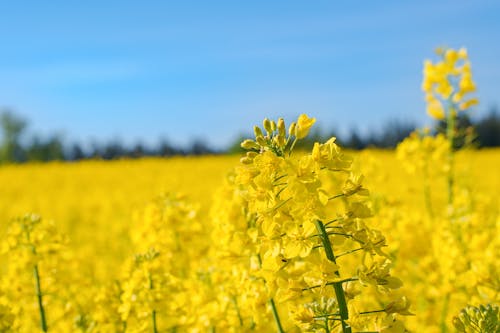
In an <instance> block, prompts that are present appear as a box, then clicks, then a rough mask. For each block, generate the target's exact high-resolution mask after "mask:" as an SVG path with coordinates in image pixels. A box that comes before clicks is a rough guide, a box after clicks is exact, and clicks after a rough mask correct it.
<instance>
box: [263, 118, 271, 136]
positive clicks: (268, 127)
mask: <svg viewBox="0 0 500 333" xmlns="http://www.w3.org/2000/svg"><path fill="white" fill-rule="evenodd" d="M262 125H263V126H264V129H265V130H266V131H267V133H272V132H273V129H272V126H271V120H269V119H268V118H266V119H264V121H263V122H262Z"/></svg>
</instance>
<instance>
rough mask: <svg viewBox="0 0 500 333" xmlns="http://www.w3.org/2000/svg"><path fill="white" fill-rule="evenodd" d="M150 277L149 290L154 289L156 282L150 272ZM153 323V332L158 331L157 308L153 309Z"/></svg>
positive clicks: (156, 332)
mask: <svg viewBox="0 0 500 333" xmlns="http://www.w3.org/2000/svg"><path fill="white" fill-rule="evenodd" d="M148 279H149V290H153V289H154V284H153V278H152V277H151V274H148ZM151 324H152V325H153V333H158V327H157V325H156V310H155V309H153V310H152V311H151Z"/></svg>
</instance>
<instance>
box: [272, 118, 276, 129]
mask: <svg viewBox="0 0 500 333" xmlns="http://www.w3.org/2000/svg"><path fill="white" fill-rule="evenodd" d="M274 131H276V123H275V122H274V120H271V132H274Z"/></svg>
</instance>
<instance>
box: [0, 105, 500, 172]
mask: <svg viewBox="0 0 500 333" xmlns="http://www.w3.org/2000/svg"><path fill="white" fill-rule="evenodd" d="M457 127H458V131H459V132H460V133H464V135H463V137H464V138H465V137H466V136H467V137H468V138H473V140H472V144H473V145H475V146H477V147H498V146H500V115H499V114H498V111H497V110H496V108H492V109H491V110H490V111H489V112H488V113H487V114H486V116H483V117H482V118H479V119H472V118H470V117H469V116H467V115H466V114H462V115H460V117H459V121H458V126H457ZM28 128H29V127H28V121H27V120H26V119H24V118H22V117H20V116H19V115H17V114H16V113H14V112H12V111H9V110H4V111H1V112H0V163H23V162H28V161H40V162H47V161H53V160H61V161H62V160H64V161H78V160H82V159H90V158H98V159H105V160H112V159H118V158H139V157H145V156H161V157H166V156H177V155H205V154H222V153H238V152H240V151H241V150H240V146H239V143H240V142H241V140H240V139H238V140H235V141H234V143H233V144H232V145H230V146H229V148H227V149H215V148H214V147H210V146H209V145H208V144H206V143H205V142H203V141H201V140H196V141H194V142H193V143H192V144H191V145H189V146H186V147H179V146H176V145H173V144H171V143H169V142H168V141H167V140H160V141H159V142H158V143H157V144H156V145H145V144H142V143H136V144H135V145H131V146H129V145H125V144H123V143H122V142H120V141H119V140H112V141H109V142H104V143H92V144H90V145H89V146H87V147H85V146H83V145H82V144H81V143H78V142H73V143H69V142H65V140H64V139H63V138H62V136H60V135H56V134H53V135H49V136H47V137H42V136H40V135H35V134H30V133H29V132H28ZM415 128H416V125H415V124H414V123H411V122H404V121H397V120H392V121H389V122H387V123H386V124H385V125H384V126H383V127H382V128H381V129H380V130H379V131H375V132H370V133H369V134H361V133H360V132H359V131H357V130H356V129H352V130H351V131H350V132H349V133H348V134H347V135H344V136H339V135H336V132H335V131H332V130H326V131H325V130H321V129H316V130H315V131H313V132H312V133H311V135H310V136H308V137H307V138H306V139H304V140H301V141H299V142H300V145H302V146H303V148H306V147H311V146H312V145H313V143H314V142H317V141H320V142H321V141H325V140H326V139H328V138H330V137H332V136H336V137H337V138H338V141H339V143H340V144H341V145H342V146H344V147H346V148H350V149H364V148H367V147H379V148H394V147H395V146H396V145H397V144H398V143H399V142H401V141H402V140H403V139H404V138H406V137H407V136H408V135H409V134H410V133H411V132H412V131H414V130H415ZM444 128H446V124H445V122H443V121H441V122H437V123H436V124H435V126H434V128H433V131H434V132H440V131H443V129H444ZM242 138H244V136H242ZM464 143H465V139H464V140H461V141H460V140H457V142H456V144H457V145H462V144H464ZM84 147H85V148H84Z"/></svg>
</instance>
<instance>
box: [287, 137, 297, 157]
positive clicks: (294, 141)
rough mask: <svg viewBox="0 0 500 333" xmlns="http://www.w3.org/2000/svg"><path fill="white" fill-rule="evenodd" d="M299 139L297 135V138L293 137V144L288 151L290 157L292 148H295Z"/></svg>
mask: <svg viewBox="0 0 500 333" xmlns="http://www.w3.org/2000/svg"><path fill="white" fill-rule="evenodd" d="M297 140H298V139H297V137H295V138H294V139H293V142H292V145H291V146H290V150H289V152H288V156H289V157H290V155H292V150H293V148H294V147H295V144H296V143H297Z"/></svg>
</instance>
